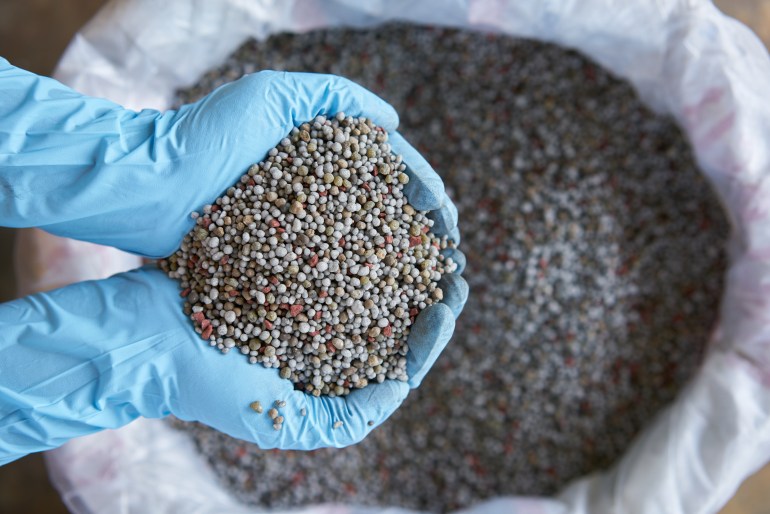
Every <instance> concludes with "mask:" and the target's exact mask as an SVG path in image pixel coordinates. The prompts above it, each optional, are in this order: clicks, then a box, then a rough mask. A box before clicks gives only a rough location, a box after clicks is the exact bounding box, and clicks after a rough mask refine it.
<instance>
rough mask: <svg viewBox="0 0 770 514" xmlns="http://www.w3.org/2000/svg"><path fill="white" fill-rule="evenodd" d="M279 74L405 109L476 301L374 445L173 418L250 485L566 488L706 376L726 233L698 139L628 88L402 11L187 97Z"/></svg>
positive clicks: (250, 48) (253, 495) (346, 498)
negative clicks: (699, 375) (306, 446)
mask: <svg viewBox="0 0 770 514" xmlns="http://www.w3.org/2000/svg"><path fill="white" fill-rule="evenodd" d="M260 69H281V70H289V71H316V72H325V73H335V74H339V75H343V76H346V77H348V78H351V79H353V80H355V81H356V82H359V83H361V84H362V85H364V86H366V87H368V88H370V89H372V90H373V91H375V92H376V93H378V94H380V95H381V96H383V97H384V98H385V99H386V100H387V101H389V102H390V103H391V104H393V105H394V107H395V108H396V110H397V111H398V112H399V113H400V115H401V125H400V128H399V130H400V131H401V132H402V133H403V134H404V135H405V137H406V138H407V139H408V140H409V141H410V142H412V143H413V144H414V145H415V147H417V148H418V149H419V150H420V151H421V152H422V153H423V154H424V155H425V157H426V158H427V159H428V161H429V162H431V164H432V165H433V167H434V168H435V169H436V171H437V172H438V173H439V174H440V175H441V176H442V178H443V179H444V182H445V184H446V187H447V190H448V192H449V194H450V196H451V197H452V198H453V200H454V201H455V203H456V204H457V206H458V209H459V213H460V229H461V232H462V235H463V241H462V243H461V245H460V248H461V250H463V251H464V252H465V254H466V256H467V268H466V271H465V272H464V276H465V277H466V279H467V280H468V282H469V285H470V288H471V294H470V298H469V300H468V303H467V306H466V308H465V311H464V312H463V314H462V316H461V317H460V319H459V320H458V324H457V330H456V332H455V335H454V337H453V340H452V341H451V342H450V344H449V346H448V347H447V349H446V350H445V352H444V353H443V354H442V356H441V357H440V358H439V360H438V361H437V363H436V365H435V367H434V370H433V372H431V373H430V374H429V375H428V376H427V378H426V380H425V381H424V382H423V384H422V386H421V387H420V388H419V389H417V390H415V391H413V392H412V394H411V395H410V396H409V398H408V399H407V400H406V401H405V403H404V405H403V406H402V407H401V408H400V409H399V410H398V411H397V412H396V413H395V414H394V415H393V416H392V418H391V419H390V420H389V421H387V422H386V423H385V424H383V426H382V427H380V428H379V429H378V430H375V431H374V432H373V433H372V434H371V435H370V436H369V437H368V438H367V439H365V440H364V441H363V442H362V443H361V444H359V445H356V446H354V447H350V448H345V449H341V450H338V449H326V450H319V451H315V452H308V453H302V452H288V451H287V452H279V451H262V450H260V449H259V448H257V447H256V446H254V445H250V444H248V443H244V442H242V441H237V440H234V439H232V438H229V437H227V436H225V435H223V434H220V433H218V432H216V431H214V430H212V429H209V428H207V427H204V426H201V425H197V424H182V423H181V422H176V423H179V424H180V425H181V426H183V428H184V429H185V430H187V431H189V433H190V434H191V435H192V436H193V437H194V439H195V441H196V443H197V445H198V448H199V449H200V451H201V452H202V453H203V454H204V455H205V456H207V457H208V459H209V461H210V462H211V464H212V466H213V468H214V470H215V472H216V473H217V474H218V475H219V477H220V478H221V480H222V481H223V482H224V483H225V484H226V485H227V486H228V487H229V488H230V489H231V490H232V492H233V493H234V494H235V495H236V497H237V498H239V499H241V500H243V501H245V502H247V503H250V504H259V505H261V506H264V507H272V508H279V507H290V506H299V505H306V504H310V503H318V502H324V501H337V502H344V503H354V504H367V505H375V504H377V505H395V506H401V507H407V508H414V509H422V510H434V511H437V510H441V511H447V510H451V509H455V508H461V507H465V506H468V505H470V504H473V503H475V502H477V501H479V500H481V499H484V498H489V497H492V496H498V495H505V494H526V495H548V494H552V493H554V492H555V491H557V490H558V489H559V488H560V487H562V486H563V485H565V483H566V482H567V481H569V480H570V479H573V478H577V477H580V476H582V475H585V474H586V473H588V472H590V471H592V470H597V469H601V468H605V467H606V466H608V465H609V464H611V463H612V462H613V461H614V460H615V459H616V458H617V457H618V456H619V455H620V454H621V453H622V452H623V451H624V450H625V448H626V447H627V446H628V444H629V443H630V441H631V440H632V438H633V437H634V435H635V434H636V433H637V432H638V431H639V430H640V429H641V428H642V427H643V425H645V424H646V423H648V422H650V420H651V419H652V417H653V416H654V415H655V413H656V412H657V411H658V410H659V409H660V408H662V407H663V406H664V405H666V404H667V403H668V402H669V401H670V400H671V399H672V398H673V397H674V396H675V394H676V393H677V391H678V389H679V388H680V387H681V386H682V385H683V384H684V383H685V381H687V379H688V378H689V377H690V376H691V375H692V374H693V373H694V372H695V371H696V369H697V367H698V365H699V363H700V360H701V357H702V354H703V351H704V344H705V342H706V341H707V340H708V336H709V333H710V330H711V327H712V324H713V323H714V321H715V319H716V315H717V308H718V304H719V299H720V294H721V288H722V275H723V272H724V270H725V266H726V258H725V254H724V250H723V249H724V246H725V240H726V237H727V230H728V226H727V222H726V220H725V217H724V215H723V212H722V210H721V206H720V205H719V203H718V201H717V199H716V197H715V195H714V194H713V193H712V191H711V189H710V187H709V185H708V184H707V183H706V182H705V180H704V179H703V178H702V177H701V175H700V173H699V171H698V169H697V167H696V165H695V163H694V161H693V158H692V155H691V152H690V149H689V147H688V144H687V141H686V140H685V138H684V137H683V135H682V134H681V132H680V131H679V130H678V128H677V127H676V126H675V124H674V123H673V122H672V120H671V119H669V118H666V117H661V116H656V115H654V114H653V113H651V112H650V111H649V110H647V109H646V108H645V107H644V106H643V105H642V103H641V102H640V101H639V100H638V99H637V98H636V97H635V95H634V92H633V90H632V88H631V87H630V86H629V85H628V84H626V83H624V82H621V81H619V80H617V79H615V78H613V77H612V76H611V75H610V74H609V73H608V72H606V71H604V70H603V69H601V68H598V67H597V66H596V65H595V64H593V63H591V62H590V61H588V60H587V59H586V58H584V57H582V56H580V55H579V54H576V53H574V52H571V51H567V50H564V49H561V48H559V47H556V46H551V45H546V44H542V43H535V42H531V41H524V40H515V39H511V38H506V37H502V36H490V35H483V34H478V33H471V32H462V31H455V30H444V29H441V30H439V29H432V28H419V27H409V26H401V25H387V26H383V27H381V28H378V29H376V30H370V31H354V30H327V31H317V32H311V33H308V34H303V35H280V36H275V37H272V38H270V39H268V40H267V41H265V42H261V43H256V42H250V43H248V44H246V45H244V46H243V47H242V48H241V49H239V50H238V51H237V52H236V53H235V54H234V55H233V56H232V57H230V58H229V59H228V60H227V62H226V63H225V64H224V65H223V66H222V67H221V68H219V69H217V70H214V71H212V72H210V73H209V74H207V75H206V76H205V77H204V78H203V79H202V80H201V81H200V83H199V84H198V85H197V86H195V87H193V88H191V89H190V90H187V91H182V92H180V93H179V101H180V102H191V101H194V100H196V99H197V98H200V97H201V96H202V95H204V94H206V93H208V92H209V91H211V90H212V89H213V88H214V87H216V86H218V85H220V84H221V83H224V82H226V81H229V80H232V79H235V78H237V77H239V76H241V75H242V74H243V73H250V72H254V71H258V70H260ZM256 157H257V158H258V157H260V156H256ZM287 422H288V421H287Z"/></svg>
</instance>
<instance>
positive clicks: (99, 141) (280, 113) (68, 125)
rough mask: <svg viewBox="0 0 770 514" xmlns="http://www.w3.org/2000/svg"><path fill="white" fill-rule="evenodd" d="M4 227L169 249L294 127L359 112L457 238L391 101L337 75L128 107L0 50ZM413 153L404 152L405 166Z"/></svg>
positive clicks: (440, 224) (441, 195) (421, 206)
mask: <svg viewBox="0 0 770 514" xmlns="http://www.w3.org/2000/svg"><path fill="white" fill-rule="evenodd" d="M0 91H1V92H2V94H0V226H9V227H33V226H34V227H39V228H42V229H44V230H46V231H48V232H51V233H53V234H56V235H60V236H65V237H71V238H73V239H80V240H85V241H90V242H93V243H98V244H103V245H108V246H114V247H116V248H120V249H121V250H125V251H128V252H132V253H137V254H139V255H143V256H146V257H151V258H159V257H165V256H168V255H170V254H171V253H172V252H173V251H174V250H176V249H177V248H178V247H179V244H180V243H181V241H182V237H183V236H184V235H185V234H186V233H187V232H189V231H190V230H191V229H192V227H193V225H194V223H193V220H192V219H190V213H191V212H192V211H199V210H200V209H201V208H202V207H203V205H205V204H208V203H211V202H213V201H214V200H215V199H216V198H217V197H218V196H220V195H221V194H222V193H223V192H224V191H225V190H227V188H229V187H230V186H232V185H233V184H234V183H235V182H236V181H237V180H238V179H239V178H240V177H241V176H242V175H243V174H244V173H245V172H246V170H247V169H248V167H249V166H250V165H251V164H254V163H256V162H259V161H261V160H262V159H263V158H264V157H265V156H266V155H267V151H268V150H270V149H271V148H273V147H274V146H275V145H276V144H277V143H278V142H279V141H280V140H281V139H282V138H283V137H285V136H286V135H287V134H288V133H289V132H290V131H291V129H292V128H293V127H295V126H298V125H299V124H301V123H303V122H305V121H309V120H312V119H313V118H314V117H315V116H317V115H318V114H330V115H331V114H335V113H337V112H345V113H346V114H349V115H352V116H366V117H368V118H370V119H371V120H372V121H373V122H374V123H376V124H377V125H380V126H381V127H383V128H384V129H385V130H387V131H388V132H390V133H391V137H392V141H391V143H392V147H393V150H394V151H395V152H396V153H401V154H403V155H404V157H405V159H404V160H405V162H406V163H407V165H410V167H412V168H413V171H414V173H413V177H412V178H414V179H415V180H414V181H413V182H414V183H412V182H411V181H410V184H408V186H407V188H406V190H405V192H406V193H407V197H408V198H409V200H410V202H411V204H412V206H413V207H415V208H416V209H418V210H428V211H435V212H434V217H435V219H436V223H437V224H436V230H437V231H438V232H439V233H449V234H450V235H453V236H455V237H457V236H458V233H457V232H456V231H454V232H452V229H454V228H455V227H456V226H457V210H456V209H455V207H454V205H452V202H451V201H450V200H449V198H448V197H447V196H446V193H445V192H444V186H443V183H442V182H441V179H440V178H439V177H438V175H436V173H435V171H433V169H432V168H430V166H427V165H426V166H421V165H417V166H414V165H413V164H414V161H415V158H419V159H422V158H421V157H419V154H418V153H417V152H416V151H415V150H414V149H413V148H412V147H411V146H410V145H409V144H408V143H406V141H404V140H403V138H401V137H400V136H398V134H395V133H394V131H395V129H396V127H397V126H398V115H397V114H396V112H395V110H394V109H393V107H391V106H390V105H389V104H388V103H387V102H385V101H384V100H382V99H380V98H379V97H377V96H376V95H374V94H373V93H371V92H369V91H367V90H366V89H364V88H363V87H361V86H359V85H357V84H355V83H353V82H351V81H349V80H347V79H344V78H342V77H337V76H333V75H320V74H311V73H286V72H272V71H264V72H260V73H256V74H253V75H248V76H246V77H243V78H242V79H240V80H237V81H235V82H232V83H230V84H226V85H224V86H222V87H220V88H218V89H217V90H215V91H214V92H213V93H211V94H209V95H207V96H206V97H204V98H203V99H201V100H200V101H198V102H196V103H194V104H189V105H185V106H182V107H181V108H180V109H179V110H176V111H173V110H170V111H166V112H163V113H161V112H159V111H156V110H151V109H146V110H143V111H141V112H135V111H131V110H128V109H124V108H123V107H121V106H119V105H117V104H115V103H113V102H110V101H108V100H103V99H99V98H90V97H86V96H84V95H81V94H80V93H77V92H75V91H73V90H71V89H69V88H67V87H65V86H63V85H62V84H60V83H58V82H56V81H55V80H52V79H49V78H46V77H40V76H37V75H35V74H32V73H29V72H26V71H24V70H20V69H18V68H14V67H13V66H11V65H10V64H9V63H8V62H7V61H5V60H4V59H2V58H0ZM410 156H412V159H411V161H412V162H410Z"/></svg>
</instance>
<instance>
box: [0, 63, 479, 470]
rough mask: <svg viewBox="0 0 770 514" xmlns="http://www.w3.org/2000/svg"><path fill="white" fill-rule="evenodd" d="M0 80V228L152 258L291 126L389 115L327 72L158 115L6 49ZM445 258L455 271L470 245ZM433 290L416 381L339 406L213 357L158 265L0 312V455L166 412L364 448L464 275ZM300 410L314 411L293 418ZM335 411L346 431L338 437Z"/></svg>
mask: <svg viewBox="0 0 770 514" xmlns="http://www.w3.org/2000/svg"><path fill="white" fill-rule="evenodd" d="M0 89H2V90H3V94H4V95H3V96H2V97H0V225H6V226H17V227H18V226H40V227H41V228H44V229H46V230H49V231H51V232H53V233H56V234H59V235H65V236H69V237H74V238H77V239H84V240H88V241H92V242H98V243H102V244H110V245H113V246H117V247H119V248H121V249H124V250H129V251H133V252H136V253H140V254H142V255H147V256H163V255H167V254H169V253H171V252H172V251H174V250H175V249H176V247H177V246H178V244H179V242H180V241H181V238H182V237H183V235H184V234H185V233H187V232H188V231H189V229H190V228H191V227H192V224H193V222H192V220H190V218H189V216H188V215H189V213H190V212H191V211H193V210H199V209H200V207H201V206H202V205H203V204H206V203H210V202H211V201H212V200H213V199H214V198H216V197H217V196H218V195H219V194H220V193H221V192H222V191H224V190H225V189H226V188H227V187H229V186H230V185H231V184H232V183H233V182H235V180H236V179H237V178H238V177H240V175H241V174H242V173H243V172H244V171H245V169H246V168H247V167H248V166H249V165H250V164H252V163H253V162H256V161H259V160H261V159H262V158H263V157H264V155H265V154H266V152H267V150H268V149H269V148H272V147H273V146H274V145H275V144H276V143H277V142H278V141H279V140H280V139H281V138H282V137H283V136H285V135H286V134H287V133H288V132H289V130H290V129H291V127H292V126H294V125H296V124H298V123H301V122H303V121H306V120H309V119H312V118H313V117H314V116H316V115H317V114H319V113H329V114H332V113H336V112H339V111H344V112H346V113H348V114H351V115H354V116H357V115H364V116H367V117H370V118H371V119H372V120H373V121H374V122H375V123H377V124H379V125H381V126H383V127H384V128H386V129H387V130H389V131H392V130H394V129H395V127H396V126H397V123H398V119H397V117H396V114H395V112H394V111H393V109H392V108H391V107H390V106H389V105H388V104H386V103H385V102H383V101H382V100H380V99H378V98H377V97H376V96H374V95H372V94H371V93H369V92H367V91H366V90H364V89H363V88H360V87H359V86H356V85H355V84H353V83H351V82H349V81H347V80H345V79H340V78H338V77H332V76H325V75H309V74H289V73H273V72H263V73H259V74H256V75H252V76H250V77H246V78H244V79H242V80H240V81H237V82H236V83H233V84H230V85H227V86H223V87H222V88H220V89H218V90H217V91H215V92H214V93H212V94H211V95H209V96H208V97H206V98H204V99H203V100H201V101H200V102H197V103H196V104H192V105H190V106H185V107H183V108H182V109H180V110H179V111H169V112H167V113H164V114H161V113H158V112H156V111H149V110H146V111H142V112H140V113H135V112H132V111H127V110H124V109H122V108H121V107H120V106H118V105H116V104H113V103H111V102H108V101H106V100H99V99H93V98H88V97H84V96H82V95H79V94H78V93H75V92H74V91H71V90H69V89H67V88H65V87H64V86H62V85H61V84H58V83H57V82H55V81H53V80H50V79H46V78H42V77H37V76H35V75H32V74H29V73H27V72H24V71H22V70H18V69H16V68H13V67H11V66H10V65H8V63H7V62H6V61H3V60H2V59H0ZM391 138H392V140H391V143H392V146H393V148H394V151H395V152H397V153H401V154H402V155H404V160H405V162H406V163H407V165H408V168H409V169H408V170H407V173H408V174H409V175H410V178H411V180H410V182H409V184H408V186H407V189H406V194H407V196H408V198H409V200H410V202H411V203H412V205H413V206H414V207H415V208H417V209H420V210H431V211H432V213H431V217H432V218H433V219H434V220H435V222H436V225H435V226H434V231H435V232H436V233H439V234H448V235H450V237H453V238H455V239H456V240H458V241H459V233H458V231H457V228H456V224H457V211H456V209H455V207H454V205H452V203H451V202H450V201H449V199H448V198H447V197H446V194H445V193H444V190H443V185H442V183H441V181H440V179H439V178H438V176H437V175H436V174H435V172H434V171H433V170H432V169H431V168H430V166H429V165H428V163H427V162H425V160H424V159H423V158H422V157H421V156H420V155H419V154H418V153H417V152H416V151H415V150H414V149H413V148H412V147H411V146H409V145H408V144H407V143H406V142H405V141H404V140H403V138H401V137H400V136H399V135H398V134H395V133H391ZM449 252H450V253H452V254H453V257H454V258H455V260H456V261H457V262H458V263H459V265H460V267H461V268H462V266H463V265H464V258H463V256H462V254H461V253H460V252H457V251H451V250H450V251H449ZM459 271H460V270H459ZM459 271H458V273H459ZM441 286H442V289H443V290H444V293H445V299H444V302H443V303H444V304H445V305H436V306H433V307H431V308H429V309H426V310H425V311H424V312H423V313H421V315H420V316H419V317H418V320H417V321H416V323H415V325H414V326H413V328H412V333H411V335H410V338H409V345H410V352H409V354H408V360H409V365H408V373H409V374H410V377H411V378H410V381H409V384H408V386H407V385H406V384H403V383H398V382H393V381H386V382H385V383H383V384H375V385H371V386H369V387H367V388H366V389H363V390H360V391H356V392H354V393H353V394H351V395H350V396H348V397H347V398H345V399H341V398H337V399H330V398H320V399H317V398H312V397H308V396H306V395H304V393H297V392H293V390H292V386H291V384H290V383H289V382H287V381H285V380H281V379H279V378H278V375H277V371H275V370H267V369H264V368H259V367H258V366H251V365H248V364H247V363H246V362H245V360H244V359H242V358H241V359H237V358H234V357H231V361H227V360H226V357H223V356H220V355H218V354H217V353H216V352H214V351H212V350H211V349H210V348H208V346H207V345H206V344H205V343H202V342H201V341H200V340H199V338H198V337H197V335H196V334H195V333H194V332H193V331H192V328H191V324H190V322H189V320H187V319H186V318H185V316H184V315H183V313H182V310H181V306H180V302H181V300H180V299H179V297H178V296H177V294H176V292H177V291H176V286H175V283H174V282H172V281H171V280H170V279H168V278H166V277H165V276H163V275H162V274H161V273H159V272H158V271H148V270H142V271H137V272H134V273H129V274H124V275H119V276H116V277H113V278H111V279H107V280H105V281H99V282H88V283H81V284H76V285H73V286H70V287H68V288H64V289H61V290H58V291H55V292H53V293H50V294H43V295H36V296H33V297H30V298H26V299H22V300H18V301H16V302H11V303H9V304H5V305H3V306H0V325H1V327H0V328H2V332H0V334H2V335H0V362H2V370H3V371H2V373H0V464H2V463H4V462H8V461H10V460H13V459H15V458H18V457H20V456H22V455H23V454H25V453H28V452H31V451H39V450H44V449H48V448H52V447H55V446H58V445H60V444H62V443H63V442H65V441H66V440H68V439H70V438H72V437H76V436H78V435H84V434H87V433H90V432H94V431H97V430H100V429H103V428H110V427H118V426H121V425H123V424H125V423H128V422H129V421H131V420H132V419H135V418H136V417H138V416H147V417H159V416H164V415H166V414H168V413H174V414H177V415H178V416H179V417H180V418H182V419H187V420H199V421H203V422H204V423H207V424H209V425H211V426H213V427H215V428H218V429H220V430H222V431H224V432H226V433H229V434H231V435H233V436H236V437H240V438H243V439H246V440H250V441H254V442H256V443H258V444H260V445H261V446H263V447H265V448H272V447H278V448H301V449H311V448H317V447H322V446H344V445H347V444H352V443H354V442H357V441H358V440H360V439H361V438H363V437H364V436H365V435H366V433H367V432H368V431H369V430H371V429H372V428H373V427H375V426H377V425H378V424H379V423H380V422H382V421H383V420H384V419H386V418H387V417H388V416H389V415H390V413H392V412H393V410H395V408H397V406H398V405H399V404H400V402H401V401H402V400H403V398H404V396H405V395H406V392H407V390H408V387H409V386H411V387H416V386H417V385H419V383H420V381H421V380H422V378H423V377H424V375H425V373H427V371H428V369H429V368H430V366H431V365H432V364H433V362H434V361H435V359H436V358H437V357H438V355H439V354H440V352H441V350H443V348H444V346H445V344H446V342H447V341H448V339H449V337H450V335H451V332H452V330H453V327H454V318H455V317H456V316H457V315H459V312H460V310H461V309H462V306H463V305H464V303H465V300H466V298H467V285H466V284H465V282H464V281H463V279H462V278H461V277H460V276H459V274H452V275H447V276H445V277H444V279H443V282H442V284H441ZM232 359H235V360H236V361H240V362H232ZM281 395H285V396H286V397H285V398H279V396H281ZM277 399H283V400H284V401H286V402H287V406H286V407H285V408H284V409H285V411H284V412H283V414H284V417H285V418H286V422H285V423H284V428H283V429H282V430H281V431H280V432H276V431H274V430H273V428H272V423H271V422H269V421H268V418H266V417H264V415H263V418H258V417H256V416H257V415H256V414H254V413H253V412H251V411H250V410H249V409H248V403H250V402H251V401H254V400H259V401H261V402H262V404H263V405H264V406H265V409H268V408H269V407H270V402H272V401H273V400H277ZM303 406H304V407H305V408H306V409H307V417H301V419H299V420H292V419H291V416H295V415H297V413H298V412H299V411H300V410H301V409H302V407H303ZM289 411H291V414H290V416H286V415H285V414H287V413H289ZM334 421H342V422H343V425H342V426H341V427H339V428H338V429H333V428H332V427H333V423H334ZM369 421H372V422H373V424H372V425H369V423H368V422H369Z"/></svg>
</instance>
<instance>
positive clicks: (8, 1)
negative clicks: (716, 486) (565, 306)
mask: <svg viewBox="0 0 770 514" xmlns="http://www.w3.org/2000/svg"><path fill="white" fill-rule="evenodd" d="M102 3H103V0H24V1H23V2H22V1H17V0H0V56H3V57H6V58H8V59H9V60H11V62H13V63H14V64H15V65H17V66H20V67H23V68H26V69H28V70H30V71H34V72H36V73H42V74H50V72H51V70H52V69H53V66H54V65H55V63H56V61H57V60H58V58H59V56H60V55H61V52H62V51H63V50H64V47H65V46H66V44H67V42H68V41H69V39H70V38H71V37H72V35H73V34H74V33H75V32H76V31H77V29H78V28H79V27H80V26H81V25H82V24H83V23H85V21H86V20H88V19H89V18H90V17H91V16H92V15H93V13H94V12H95V11H96V10H97V9H98V8H99V6H100V5H101V4H102ZM716 3H717V4H718V5H719V6H720V7H721V8H722V9H723V10H724V11H726V12H727V13H728V14H731V15H732V16H735V17H737V18H739V19H741V20H742V21H744V22H745V23H747V24H748V25H749V26H751V27H752V28H753V29H754V30H755V31H756V32H757V34H759V36H760V37H762V39H763V40H764V41H765V43H766V44H770V0H717V2H716ZM12 241H13V231H11V230H8V229H0V301H5V300H8V299H10V298H12V296H13V291H14V282H13V272H12V266H11V252H12ZM66 512H67V510H66V508H65V507H64V505H63V504H62V503H61V500H60V499H59V496H58V494H57V493H56V491H55V490H54V489H53V488H52V487H51V485H50V483H49V482H48V477H47V474H46V471H45V466H44V464H43V459H42V457H41V456H40V455H30V456H28V457H25V458H23V459H21V460H19V461H17V462H14V463H11V464H8V465H6V466H3V467H0V513H2V514H17V513H25V514H26V513H30V514H37V513H41V514H61V513H66ZM720 514H770V465H769V466H767V467H766V468H764V469H763V470H761V471H760V472H759V473H757V474H756V475H755V476H754V477H752V478H750V479H749V480H747V481H746V483H745V484H744V485H743V487H741V489H740V490H739V491H738V493H737V494H736V496H735V498H733V500H732V501H731V502H730V503H729V504H728V505H727V506H726V507H725V508H724V509H723V510H722V511H721V512H720Z"/></svg>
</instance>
